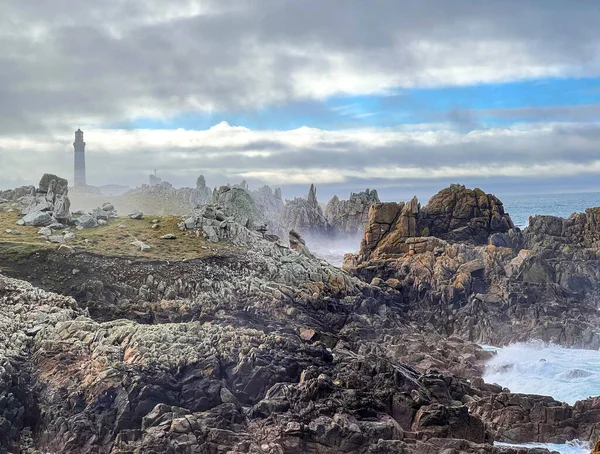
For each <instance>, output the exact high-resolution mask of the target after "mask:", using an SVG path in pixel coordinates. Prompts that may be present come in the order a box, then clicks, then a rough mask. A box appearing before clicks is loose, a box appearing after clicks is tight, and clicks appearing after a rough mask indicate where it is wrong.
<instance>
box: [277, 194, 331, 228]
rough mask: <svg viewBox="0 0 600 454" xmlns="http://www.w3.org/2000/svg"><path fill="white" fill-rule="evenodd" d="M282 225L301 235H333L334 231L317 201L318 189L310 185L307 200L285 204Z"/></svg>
mask: <svg viewBox="0 0 600 454" xmlns="http://www.w3.org/2000/svg"><path fill="white" fill-rule="evenodd" d="M282 224H283V225H284V226H285V227H286V228H287V229H288V230H295V231H296V232H298V233H301V234H304V235H306V234H309V235H331V234H332V233H333V229H332V228H331V225H330V224H329V222H327V219H326V218H325V215H324V214H323V209H322V208H321V206H320V205H319V201H318V200H317V189H316V188H315V186H314V185H312V184H311V185H310V189H309V191H308V197H307V198H306V199H304V198H300V197H297V198H295V199H294V200H290V201H288V202H287V203H286V204H285V210H284V213H283V221H282Z"/></svg>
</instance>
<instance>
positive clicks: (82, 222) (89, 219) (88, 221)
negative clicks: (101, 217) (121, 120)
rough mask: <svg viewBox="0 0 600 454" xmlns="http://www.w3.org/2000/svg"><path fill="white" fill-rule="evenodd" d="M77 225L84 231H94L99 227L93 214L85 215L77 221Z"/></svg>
mask: <svg viewBox="0 0 600 454" xmlns="http://www.w3.org/2000/svg"><path fill="white" fill-rule="evenodd" d="M75 223H76V224H77V227H81V228H82V229H93V228H95V227H98V221H97V220H96V218H95V217H94V216H92V215H91V214H84V215H83V216H80V217H78V218H77V219H75Z"/></svg>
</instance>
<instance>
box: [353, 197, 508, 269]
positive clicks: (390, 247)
mask: <svg viewBox="0 0 600 454" xmlns="http://www.w3.org/2000/svg"><path fill="white" fill-rule="evenodd" d="M513 227H514V225H513V223H512V220H511V219H510V216H509V215H508V214H507V213H505V212H504V208H503V205H502V202H501V201H500V200H498V199H497V198H496V197H495V196H493V195H491V194H486V193H484V192H483V191H482V190H481V189H474V190H471V189H467V188H465V187H464V186H461V185H452V186H450V187H449V188H446V189H443V190H442V191H440V192H438V193H437V194H436V195H434V196H433V197H432V198H431V199H430V200H429V202H428V203H427V205H426V206H425V207H423V208H421V205H420V203H419V201H418V199H417V198H416V197H414V198H413V199H412V200H411V201H410V202H408V203H404V202H400V203H393V202H392V203H376V204H374V205H372V209H371V211H370V213H369V220H368V223H367V227H366V229H365V238H364V241H363V243H362V245H361V250H360V253H359V260H360V261H365V260H369V259H370V258H377V257H386V256H389V255H394V254H398V253H407V252H408V251H409V250H410V247H409V246H408V245H407V244H406V239H408V238H414V237H429V236H431V237H435V238H439V239H443V240H446V241H448V242H451V243H455V242H461V243H469V244H474V245H482V244H488V241H489V238H490V236H491V235H494V234H504V233H507V232H509V231H511V230H512V229H513Z"/></svg>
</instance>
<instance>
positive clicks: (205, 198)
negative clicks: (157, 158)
mask: <svg viewBox="0 0 600 454" xmlns="http://www.w3.org/2000/svg"><path fill="white" fill-rule="evenodd" d="M151 177H154V176H153V175H151ZM151 183H152V184H150V185H146V184H145V185H142V186H141V187H139V188H135V189H132V190H130V191H128V192H127V193H125V197H127V196H136V195H138V196H139V195H142V196H146V197H148V198H151V199H152V198H154V199H156V200H157V204H159V202H160V201H161V200H162V201H169V200H173V201H177V202H180V203H183V204H185V205H187V206H191V207H196V206H202V205H207V204H209V203H211V200H212V191H211V190H210V188H208V187H207V186H206V180H205V179H204V176H203V175H200V176H199V177H198V179H197V180H196V187H195V188H179V189H176V188H174V187H173V185H172V184H171V183H169V182H167V181H161V180H160V179H154V180H152V181H151Z"/></svg>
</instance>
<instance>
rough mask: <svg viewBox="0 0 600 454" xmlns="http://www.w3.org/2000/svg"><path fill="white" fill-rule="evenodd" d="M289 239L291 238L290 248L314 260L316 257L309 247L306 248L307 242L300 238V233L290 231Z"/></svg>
mask: <svg viewBox="0 0 600 454" xmlns="http://www.w3.org/2000/svg"><path fill="white" fill-rule="evenodd" d="M289 238H290V247H291V248H292V249H293V250H294V251H297V252H298V253H300V254H302V255H305V256H307V257H310V258H314V256H313V255H312V254H311V253H310V251H309V250H308V247H307V246H306V242H305V241H304V240H303V239H302V237H301V236H300V234H299V233H298V232H296V231H294V230H290V233H289Z"/></svg>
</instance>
